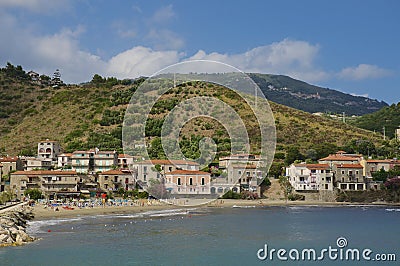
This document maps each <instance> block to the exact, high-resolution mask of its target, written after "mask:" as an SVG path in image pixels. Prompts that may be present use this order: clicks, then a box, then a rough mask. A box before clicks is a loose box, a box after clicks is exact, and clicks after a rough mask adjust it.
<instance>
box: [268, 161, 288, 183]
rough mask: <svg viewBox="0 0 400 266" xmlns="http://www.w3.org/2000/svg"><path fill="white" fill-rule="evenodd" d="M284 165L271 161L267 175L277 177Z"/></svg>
mask: <svg viewBox="0 0 400 266" xmlns="http://www.w3.org/2000/svg"><path fill="white" fill-rule="evenodd" d="M284 166H285V165H284V164H283V163H282V162H272V164H271V167H270V168H269V172H268V176H271V177H274V178H275V179H278V178H279V177H280V176H281V175H282V172H283V168H284Z"/></svg>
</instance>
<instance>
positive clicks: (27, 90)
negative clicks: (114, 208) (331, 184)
mask: <svg viewBox="0 0 400 266" xmlns="http://www.w3.org/2000/svg"><path fill="white" fill-rule="evenodd" d="M144 80H145V79H137V80H117V79H115V78H103V77H100V76H99V75H95V76H94V77H93V79H92V80H91V81H90V82H88V83H87V84H84V85H63V86H59V87H54V86H47V85H39V84H35V83H32V82H31V81H29V80H28V77H27V76H26V73H25V71H23V70H22V68H20V67H13V66H11V65H10V66H7V67H6V68H3V69H0V114H1V116H0V145H1V146H0V154H10V155H14V154H15V155H16V154H25V155H34V154H35V149H36V145H37V142H38V141H41V140H43V139H47V138H48V139H52V140H57V141H59V142H60V143H61V145H62V147H63V149H64V151H65V152H70V151H74V150H81V149H83V150H85V149H90V148H94V147H98V148H99V149H102V150H109V149H111V150H118V151H119V152H122V146H121V144H122V143H121V134H122V127H121V124H122V121H123V119H124V114H125V110H126V107H127V104H128V103H129V100H130V99H131V97H132V95H133V94H134V92H135V91H136V89H137V88H138V86H140V84H141V83H142V82H143V81H144ZM196 95H203V96H204V95H214V97H217V98H218V97H219V98H218V99H221V100H222V101H227V102H228V103H229V104H230V105H231V106H236V107H238V106H239V104H238V103H239V102H237V99H236V98H235V97H233V96H230V94H229V93H228V91H225V89H224V88H221V87H220V86H217V85H215V84H210V85H205V84H202V83H201V82H194V83H188V84H183V85H182V86H179V87H177V88H176V89H174V90H171V91H170V93H169V94H167V95H165V97H166V98H165V99H162V100H161V101H160V103H159V104H157V105H155V107H154V108H155V109H154V111H152V113H154V114H152V116H151V117H150V120H151V121H149V122H148V125H147V124H146V132H147V133H148V134H149V136H150V138H151V139H153V138H154V139H155V140H156V139H157V137H158V136H159V134H160V127H159V126H158V125H159V122H160V123H161V122H162V121H163V119H164V116H165V115H166V113H167V112H168V111H170V109H171V106H170V105H169V103H177V102H179V101H180V100H182V99H189V98H191V97H194V96H196ZM228 96H229V97H231V98H229V97H228ZM270 105H271V109H272V111H273V114H274V117H275V124H276V130H277V150H278V152H279V150H281V151H283V150H286V149H287V148H289V147H292V146H296V147H299V149H300V150H301V151H302V152H306V151H308V150H311V149H313V150H315V151H316V152H317V153H318V154H319V152H318V151H319V150H321V152H323V153H327V152H328V153H329V152H335V151H337V150H338V149H343V147H344V146H346V145H347V144H348V143H350V142H351V141H353V140H366V141H367V142H368V143H370V142H372V143H375V145H377V146H379V145H381V144H380V139H381V137H380V136H379V135H378V134H373V133H372V132H369V131H366V130H362V129H358V128H356V127H353V126H350V125H348V124H344V123H342V122H340V121H335V120H332V119H328V118H324V117H319V116H315V115H312V114H309V113H306V112H303V111H299V110H296V109H293V108H290V107H286V106H283V105H280V104H275V103H273V102H270ZM172 107H173V105H172ZM238 112H239V113H240V114H241V115H243V117H246V115H247V113H246V112H247V111H246V110H244V109H243V110H242V109H241V110H238ZM244 121H245V124H246V125H248V126H249V128H254V126H253V124H252V123H253V122H252V120H251V119H244ZM186 129H187V130H186ZM220 131H221V132H222V128H221V127H220V126H219V125H218V123H216V122H213V121H194V120H193V121H192V124H190V123H189V125H188V126H187V127H185V128H184V129H182V134H184V136H186V138H183V139H182V141H180V145H182V148H185V149H186V150H187V151H188V152H194V153H195V152H196V150H194V151H192V148H193V147H198V145H197V144H198V143H197V142H198V140H199V138H198V137H197V136H211V137H213V138H215V142H216V143H217V144H218V149H220V152H221V154H225V153H226V152H228V151H229V147H230V144H229V141H227V140H229V139H227V136H226V134H224V133H221V132H220ZM192 135H194V137H192ZM250 137H251V138H253V137H254V136H250ZM195 144H196V145H195ZM152 146H154V145H152ZM327 147H329V149H328V148H327ZM155 152H157V151H155ZM255 152H256V151H255ZM319 155H320V156H322V155H324V154H322V153H321V154H319Z"/></svg>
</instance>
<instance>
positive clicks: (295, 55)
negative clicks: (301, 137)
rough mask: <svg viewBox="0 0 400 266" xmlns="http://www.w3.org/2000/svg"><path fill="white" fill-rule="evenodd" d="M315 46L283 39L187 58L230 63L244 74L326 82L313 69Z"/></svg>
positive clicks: (321, 74) (317, 46)
mask: <svg viewBox="0 0 400 266" xmlns="http://www.w3.org/2000/svg"><path fill="white" fill-rule="evenodd" d="M318 52H319V45H312V44H310V43H308V42H305V41H295V40H289V39H285V40H283V41H281V42H275V43H272V44H270V45H265V46H259V47H256V48H253V49H251V50H249V51H246V52H244V53H240V54H233V55H229V54H219V53H210V54H206V53H205V52H204V51H202V50H200V51H198V52H197V53H196V54H195V55H193V56H192V57H190V59H193V60H194V59H207V60H215V61H221V62H224V63H227V64H231V65H233V66H235V67H237V68H239V69H241V70H243V71H245V72H261V73H276V74H286V75H290V76H292V77H295V78H301V79H305V80H307V81H318V80H322V79H326V78H327V77H328V76H329V74H328V73H326V72H324V71H323V70H320V69H318V68H316V67H315V63H314V60H315V58H316V56H317V55H318Z"/></svg>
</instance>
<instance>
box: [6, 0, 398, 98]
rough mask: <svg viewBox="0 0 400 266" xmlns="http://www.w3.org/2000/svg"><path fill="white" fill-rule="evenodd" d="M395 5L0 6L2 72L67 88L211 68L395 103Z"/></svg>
mask: <svg viewBox="0 0 400 266" xmlns="http://www.w3.org/2000/svg"><path fill="white" fill-rule="evenodd" d="M399 11H400V1H396V0H382V1H380V0H375V1H372V0H336V1H319V0H303V1H296V0H292V1H289V0H276V1H275V0H268V1H262V0H259V1H256V0H250V1H226V0H220V1H210V0H202V1H184V0H181V1H178V0H176V1H161V0H154V1H140V0H138V1H122V0H115V1H107V0H98V1H94V0H93V1H91V0H58V1H54V0H0V34H1V37H0V65H1V66H5V64H6V62H11V63H12V64H14V65H22V67H23V68H24V69H25V70H27V71H29V70H35V71H37V72H39V73H41V74H46V75H50V76H51V75H52V73H53V72H54V70H55V69H57V68H59V69H60V70H61V75H62V79H63V80H64V81H65V82H67V83H80V82H85V81H89V80H91V78H92V76H93V75H94V74H95V73H98V74H100V75H102V76H107V77H108V76H114V77H118V78H134V77H137V76H141V75H147V76H148V75H151V74H153V73H154V72H156V71H158V70H160V69H162V68H164V67H166V66H169V65H171V64H174V63H177V62H181V61H185V60H190V59H210V60H216V61H221V62H224V63H227V64H230V65H233V66H235V67H237V68H239V69H241V70H243V71H246V72H261V73H272V74H283V75H289V76H291V77H293V78H297V79H301V80H304V81H306V82H308V83H311V84H315V85H319V86H322V87H327V88H331V89H337V90H340V91H344V92H347V93H351V94H354V95H363V96H368V97H370V98H374V99H378V100H383V101H386V102H387V103H397V102H399V101H400V50H399V47H400V34H399V29H400V16H399V15H398V13H399Z"/></svg>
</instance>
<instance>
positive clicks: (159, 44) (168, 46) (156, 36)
mask: <svg viewBox="0 0 400 266" xmlns="http://www.w3.org/2000/svg"><path fill="white" fill-rule="evenodd" d="M146 39H148V40H149V41H150V42H151V43H153V46H154V49H155V50H179V49H181V48H182V47H183V46H184V44H185V42H184V40H183V39H182V38H180V37H179V35H178V34H176V33H175V32H172V31H170V30H167V29H152V30H150V32H149V33H148V34H147V36H146Z"/></svg>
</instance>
